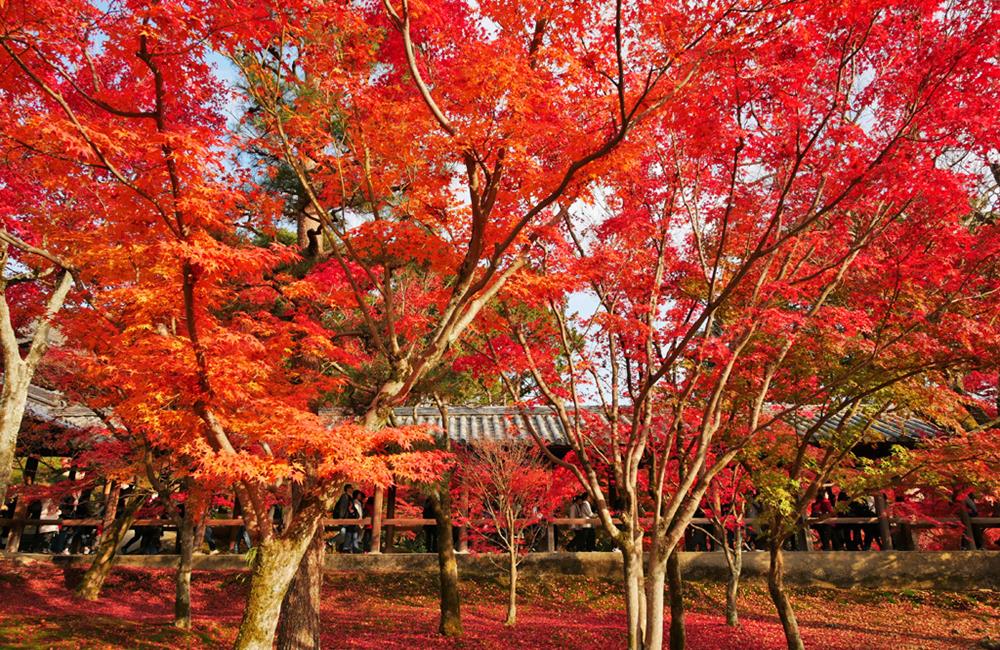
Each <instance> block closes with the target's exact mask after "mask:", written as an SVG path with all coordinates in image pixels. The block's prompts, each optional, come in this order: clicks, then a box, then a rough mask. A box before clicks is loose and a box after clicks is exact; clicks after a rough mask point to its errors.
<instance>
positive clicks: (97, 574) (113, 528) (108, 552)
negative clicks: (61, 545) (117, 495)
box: [76, 496, 145, 600]
mask: <svg viewBox="0 0 1000 650" xmlns="http://www.w3.org/2000/svg"><path fill="white" fill-rule="evenodd" d="M143 501H145V499H144V498H142V497H141V496H136V497H135V498H133V499H132V501H130V502H129V503H128V504H127V505H126V506H125V510H124V511H123V512H119V513H117V514H118V517H116V518H115V520H114V522H112V524H111V525H110V526H108V527H106V528H105V529H104V530H102V531H101V539H100V540H99V541H98V542H97V550H96V551H95V552H94V559H93V561H92V562H91V563H90V567H89V568H88V569H87V571H86V572H85V573H84V574H83V579H82V580H80V584H79V585H77V588H76V595H77V596H78V597H79V598H83V599H84V600H97V599H98V598H100V596H101V588H102V587H104V581H105V580H107V579H108V575H109V574H110V573H111V566H112V563H113V562H114V559H115V555H117V553H118V547H119V546H120V545H121V543H122V540H123V539H125V533H127V532H128V529H129V528H131V527H132V522H133V521H135V513H137V512H138V511H139V508H140V507H141V506H142V503H143Z"/></svg>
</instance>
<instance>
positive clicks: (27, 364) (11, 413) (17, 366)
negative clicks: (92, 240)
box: [0, 245, 73, 504]
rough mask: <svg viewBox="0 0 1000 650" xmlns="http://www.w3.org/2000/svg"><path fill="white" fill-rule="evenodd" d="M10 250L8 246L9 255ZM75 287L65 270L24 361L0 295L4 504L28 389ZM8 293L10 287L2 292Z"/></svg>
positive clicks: (0, 493) (0, 497) (0, 481)
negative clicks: (57, 320)
mask: <svg viewBox="0 0 1000 650" xmlns="http://www.w3.org/2000/svg"><path fill="white" fill-rule="evenodd" d="M6 248H7V246H6V245H5V246H4V250H5V251H6ZM72 286H73V275H72V274H71V273H70V272H69V271H67V270H65V269H63V270H62V271H61V273H60V276H59V280H58V282H56V285H55V287H54V289H53V291H52V293H51V294H50V295H49V299H48V301H47V302H46V304H45V313H44V314H43V315H42V316H41V318H39V319H38V320H37V321H36V327H35V332H34V334H33V335H32V336H31V346H30V347H29V348H28V354H27V356H25V357H24V358H23V359H22V358H21V352H20V349H19V345H18V342H17V338H16V336H15V334H14V329H13V327H12V326H11V315H10V306H9V305H8V304H7V296H6V294H4V295H0V323H2V324H3V326H2V327H0V348H2V352H3V388H2V390H0V504H2V503H4V502H5V501H6V499H7V486H8V484H10V475H11V472H12V468H13V465H14V452H15V450H16V449H17V434H18V433H20V431H21V420H22V419H23V418H24V407H25V406H26V405H27V403H28V389H29V388H30V386H31V378H32V376H33V375H34V374H35V368H37V367H38V363H39V362H40V361H41V360H42V357H43V356H45V353H46V352H47V351H48V349H49V332H51V331H52V318H53V317H54V316H55V315H56V313H57V312H58V311H59V310H60V309H62V306H63V302H65V300H66V295H67V294H68V293H69V290H70V287H72ZM2 289H3V290H4V291H6V286H4V287H3V288H2Z"/></svg>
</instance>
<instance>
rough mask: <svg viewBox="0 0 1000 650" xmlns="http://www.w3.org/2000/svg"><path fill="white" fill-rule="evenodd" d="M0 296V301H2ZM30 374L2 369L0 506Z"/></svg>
mask: <svg viewBox="0 0 1000 650" xmlns="http://www.w3.org/2000/svg"><path fill="white" fill-rule="evenodd" d="M2 299H3V298H2V296H0V300H2ZM30 384H31V373H29V372H27V371H25V370H24V368H23V364H18V366H17V367H14V368H4V377H3V391H2V392H0V505H2V504H3V503H4V501H5V499H6V498H7V486H8V485H9V484H10V476H11V473H12V472H13V469H14V452H15V450H16V449H17V434H18V433H19V432H20V431H21V419H22V418H23V417H24V407H25V405H26V404H27V403H28V386H29V385H30Z"/></svg>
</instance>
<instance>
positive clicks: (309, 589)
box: [278, 526, 326, 650]
mask: <svg viewBox="0 0 1000 650" xmlns="http://www.w3.org/2000/svg"><path fill="white" fill-rule="evenodd" d="M323 537H324V535H323V527H322V526H320V527H318V528H317V529H316V534H315V535H313V539H312V543H311V544H309V548H308V549H307V550H306V552H305V555H304V556H303V557H302V561H301V562H300V563H299V568H298V571H296V572H295V577H294V578H292V584H291V585H290V586H289V588H288V593H287V594H285V600H284V602H283V603H282V604H281V619H280V621H279V623H278V650H319V648H320V618H319V613H320V603H321V602H322V590H323V561H324V557H325V550H326V541H325V540H324V539H323Z"/></svg>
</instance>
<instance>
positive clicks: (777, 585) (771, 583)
mask: <svg viewBox="0 0 1000 650" xmlns="http://www.w3.org/2000/svg"><path fill="white" fill-rule="evenodd" d="M783 541H784V540H782V539H780V537H779V536H777V535H772V537H771V540H770V550H771V564H770V567H769V568H768V572H767V590H768V591H769V592H770V594H771V600H772V601H774V607H775V609H777V610H778V618H780V619H781V627H782V628H783V629H784V631H785V642H786V643H787V645H788V650H805V646H804V645H802V637H801V636H800V635H799V624H798V622H797V621H796V620H795V612H794V611H793V609H792V601H791V600H790V599H789V598H788V594H787V593H786V592H785V581H784V573H785V566H784V557H783V555H782V551H781V544H782V542H783Z"/></svg>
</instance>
